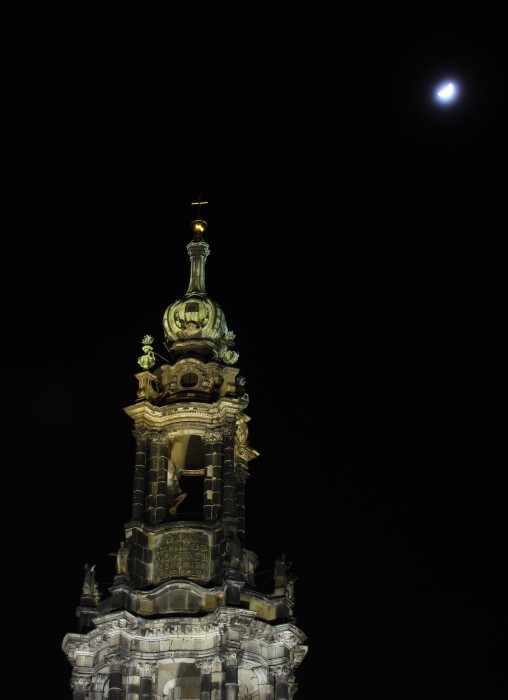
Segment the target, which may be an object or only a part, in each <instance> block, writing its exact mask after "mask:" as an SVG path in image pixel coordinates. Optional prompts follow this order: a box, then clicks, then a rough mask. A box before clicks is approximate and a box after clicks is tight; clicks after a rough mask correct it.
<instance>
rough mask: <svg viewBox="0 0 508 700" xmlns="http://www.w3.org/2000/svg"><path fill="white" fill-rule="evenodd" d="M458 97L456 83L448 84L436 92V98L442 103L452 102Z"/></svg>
mask: <svg viewBox="0 0 508 700" xmlns="http://www.w3.org/2000/svg"><path fill="white" fill-rule="evenodd" d="M456 95H457V88H456V87H455V85H454V83H447V84H446V85H442V86H441V87H439V88H438V89H437V90H436V97H437V99H438V100H439V101H440V102H451V101H452V100H453V99H454V98H455V97H456Z"/></svg>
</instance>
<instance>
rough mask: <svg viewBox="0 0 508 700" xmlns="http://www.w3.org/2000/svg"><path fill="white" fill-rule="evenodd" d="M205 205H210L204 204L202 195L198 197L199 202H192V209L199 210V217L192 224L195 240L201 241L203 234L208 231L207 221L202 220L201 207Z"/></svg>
mask: <svg viewBox="0 0 508 700" xmlns="http://www.w3.org/2000/svg"><path fill="white" fill-rule="evenodd" d="M203 204H208V202H203V200H202V199H201V195H199V197H198V201H197V202H191V207H197V208H198V215H197V216H196V218H195V219H194V220H193V221H192V223H191V229H192V230H193V231H194V240H196V241H197V240H201V239H202V238H203V233H204V232H205V231H206V227H207V224H206V221H205V220H204V219H202V218H201V207H202V205H203Z"/></svg>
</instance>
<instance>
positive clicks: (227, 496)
mask: <svg viewBox="0 0 508 700" xmlns="http://www.w3.org/2000/svg"><path fill="white" fill-rule="evenodd" d="M222 434H223V435H224V467H223V470H222V474H223V477H222V478H223V480H224V484H223V492H222V510H223V514H224V515H226V516H230V517H233V518H234V517H235V516H236V501H235V472H234V461H235V435H236V426H235V425H234V424H232V423H228V424H227V425H225V426H224V427H223V428H222Z"/></svg>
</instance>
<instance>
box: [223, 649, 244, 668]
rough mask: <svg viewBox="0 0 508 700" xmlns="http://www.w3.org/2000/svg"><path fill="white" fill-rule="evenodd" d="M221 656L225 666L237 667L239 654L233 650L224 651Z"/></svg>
mask: <svg viewBox="0 0 508 700" xmlns="http://www.w3.org/2000/svg"><path fill="white" fill-rule="evenodd" d="M221 656H222V660H223V661H224V662H225V664H226V665H227V666H237V665H238V662H239V660H240V657H241V653H240V652H239V651H236V650H234V649H226V651H223V652H222V654H221Z"/></svg>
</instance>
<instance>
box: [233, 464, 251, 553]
mask: <svg viewBox="0 0 508 700" xmlns="http://www.w3.org/2000/svg"><path fill="white" fill-rule="evenodd" d="M234 474H235V497H236V517H237V519H238V527H237V530H236V531H237V534H238V537H239V538H240V539H241V540H242V542H244V541H245V482H246V480H247V476H248V471H247V467H246V465H245V464H243V463H242V462H237V463H236V464H235V466H234Z"/></svg>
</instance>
